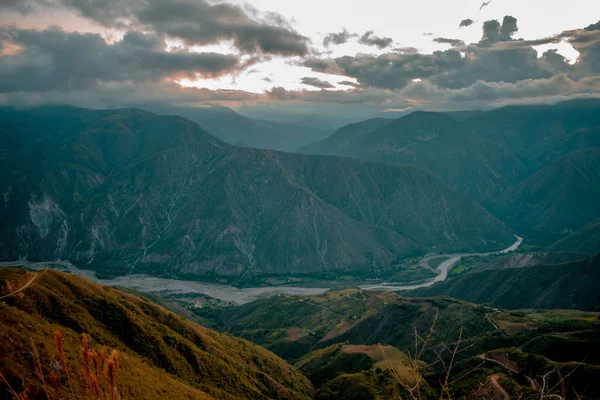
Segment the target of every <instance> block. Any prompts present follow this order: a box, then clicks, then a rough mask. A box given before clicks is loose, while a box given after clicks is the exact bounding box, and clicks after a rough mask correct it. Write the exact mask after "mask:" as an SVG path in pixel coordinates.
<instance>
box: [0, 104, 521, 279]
mask: <svg viewBox="0 0 600 400" xmlns="http://www.w3.org/2000/svg"><path fill="white" fill-rule="evenodd" d="M1 112H2V115H1V118H0V143H1V144H2V147H1V152H0V154H1V157H0V160H1V164H0V167H1V168H0V169H1V170H2V179H1V181H0V185H1V186H0V191H1V192H2V193H3V194H4V195H3V196H2V198H0V201H1V207H3V208H4V209H6V210H9V211H8V212H6V213H2V216H1V217H0V218H1V221H0V226H1V227H2V228H1V229H0V255H1V257H2V258H3V259H16V258H22V257H28V258H30V259H42V260H48V259H52V260H54V259H69V260H71V261H73V262H76V263H78V264H80V265H87V266H88V268H93V269H95V270H96V271H98V272H99V273H102V274H105V275H107V276H114V275H120V274H128V273H150V274H155V275H167V276H172V275H175V276H189V277H202V278H204V279H212V278H216V277H229V278H232V279H234V278H235V279H241V278H243V279H250V278H252V277H254V276H265V275H293V274H299V275H310V274H316V275H328V274H329V275H330V276H331V275H334V276H335V275H336V274H338V273H341V272H345V273H348V272H353V271H362V272H365V271H370V270H372V269H373V268H377V269H384V270H385V269H390V268H391V267H392V265H393V264H394V263H395V262H396V260H397V259H398V258H400V257H403V256H404V257H405V256H409V255H414V254H419V253H423V252H430V251H464V250H466V251H471V250H483V249H501V248H505V247H506V246H507V245H508V244H510V243H512V241H513V236H512V233H511V231H510V230H509V229H508V228H507V227H506V226H504V224H502V223H501V222H500V221H498V220H497V219H495V218H494V217H493V216H491V215H490V214H489V213H487V212H486V211H485V210H484V209H483V208H481V207H480V206H479V205H478V204H476V203H475V202H473V201H472V200H470V199H468V198H466V197H464V196H463V195H460V194H458V193H456V192H454V191H452V190H451V189H450V188H449V187H447V186H446V185H445V184H443V183H442V182H441V181H440V180H439V179H438V178H436V177H435V176H433V175H432V174H430V173H429V172H427V171H425V170H423V169H420V168H416V167H408V166H394V165H386V164H377V163H365V162H362V161H357V160H351V159H344V158H338V157H322V156H304V155H299V154H287V153H280V152H274V151H268V150H259V149H247V148H240V147H235V146H230V145H228V144H226V143H224V142H222V141H220V140H218V139H216V138H214V137H213V136H211V135H209V134H208V133H207V132H205V131H203V130H202V129H201V128H200V127H198V126H197V125H196V124H194V123H192V122H191V121H188V120H186V119H184V118H181V117H175V116H157V115H154V114H151V113H147V112H143V111H140V110H135V109H127V110H107V111H92V110H84V109H76V108H41V109H33V110H29V111H14V110H11V109H3V110H1ZM15 232H16V234H15Z"/></svg>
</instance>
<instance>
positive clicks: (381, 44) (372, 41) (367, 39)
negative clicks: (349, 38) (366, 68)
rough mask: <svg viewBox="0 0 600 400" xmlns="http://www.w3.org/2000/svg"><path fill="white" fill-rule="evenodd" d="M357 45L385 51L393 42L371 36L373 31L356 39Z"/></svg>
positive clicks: (387, 38) (389, 39)
mask: <svg viewBox="0 0 600 400" xmlns="http://www.w3.org/2000/svg"><path fill="white" fill-rule="evenodd" d="M358 43H360V44H364V45H366V46H375V47H377V48H379V49H385V48H386V47H389V46H391V45H392V43H394V40H393V39H392V38H389V37H379V36H375V35H374V34H373V31H368V32H365V34H364V35H362V36H361V37H360V39H358Z"/></svg>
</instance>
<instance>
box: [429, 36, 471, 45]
mask: <svg viewBox="0 0 600 400" xmlns="http://www.w3.org/2000/svg"><path fill="white" fill-rule="evenodd" d="M433 41H434V42H436V43H442V44H449V45H450V46H452V47H458V46H464V45H465V42H463V41H462V40H459V39H449V38H442V37H439V38H435V39H433Z"/></svg>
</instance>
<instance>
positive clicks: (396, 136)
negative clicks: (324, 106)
mask: <svg viewBox="0 0 600 400" xmlns="http://www.w3.org/2000/svg"><path fill="white" fill-rule="evenodd" d="M378 123H381V124H380V126H379V125H378ZM598 147H600V100H598V99H582V100H573V101H567V102H563V103H559V104H556V105H553V106H507V107H503V108H500V109H496V110H490V111H473V112H450V113H432V112H414V113H412V114H409V115H406V116H403V117H401V118H399V119H397V120H395V121H393V122H390V123H384V121H382V120H378V119H375V120H368V121H364V122H361V123H357V124H352V125H348V126H346V127H344V128H341V129H339V130H338V131H336V132H335V133H334V134H333V135H331V136H330V137H328V138H327V139H324V140H322V141H319V142H315V143H311V144H310V145H308V146H304V147H301V148H300V149H299V151H300V152H302V153H310V154H328V155H341V156H348V157H353V158H359V159H363V160H369V161H379V162H388V163H400V164H411V165H418V166H420V167H423V168H425V169H427V170H429V171H431V172H433V173H434V174H436V175H438V176H439V177H440V178H442V180H444V181H445V182H446V183H448V184H449V185H450V186H451V187H452V188H454V189H455V190H457V191H459V192H461V193H463V194H466V195H467V196H469V197H471V198H473V199H475V200H476V201H478V202H480V203H481V204H484V205H485V206H486V207H488V206H490V207H491V206H492V203H494V201H497V198H498V197H501V196H504V197H510V196H511V195H512V191H513V190H514V189H515V186H516V185H518V184H519V183H520V182H522V181H523V180H525V179H526V178H527V177H529V176H530V175H531V174H533V173H535V172H537V171H539V170H540V169H543V168H544V167H546V166H548V165H549V164H551V163H553V162H555V161H556V160H557V159H559V158H560V157H563V156H566V155H567V154H570V153H572V152H575V151H578V150H585V149H591V148H598ZM587 222H590V221H587Z"/></svg>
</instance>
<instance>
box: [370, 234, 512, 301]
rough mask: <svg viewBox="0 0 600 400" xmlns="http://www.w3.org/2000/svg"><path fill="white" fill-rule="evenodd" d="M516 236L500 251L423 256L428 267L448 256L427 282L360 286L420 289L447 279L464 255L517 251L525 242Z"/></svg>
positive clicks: (474, 255)
mask: <svg viewBox="0 0 600 400" xmlns="http://www.w3.org/2000/svg"><path fill="white" fill-rule="evenodd" d="M515 238H516V239H517V241H516V242H514V243H513V244H512V245H510V246H509V247H507V248H506V249H504V250H500V251H491V252H489V253H456V254H436V255H432V256H426V257H423V258H422V259H421V261H419V265H421V266H427V267H429V261H431V260H433V259H434V258H447V260H445V261H444V262H443V263H441V264H440V265H439V266H438V267H437V276H436V277H435V278H433V279H430V280H428V281H426V282H422V283H418V284H415V285H402V286H398V284H397V283H396V284H394V283H385V282H384V283H381V284H378V285H363V286H361V287H360V288H361V289H363V290H411V289H418V288H422V287H427V286H431V285H433V284H434V283H437V282H442V281H445V280H446V278H448V271H450V269H451V268H452V267H453V266H455V265H456V264H457V263H458V262H459V261H460V259H461V258H463V257H486V256H491V255H495V254H507V253H510V252H511V251H515V250H516V249H518V248H519V246H521V243H523V238H522V237H520V236H517V235H515Z"/></svg>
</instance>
